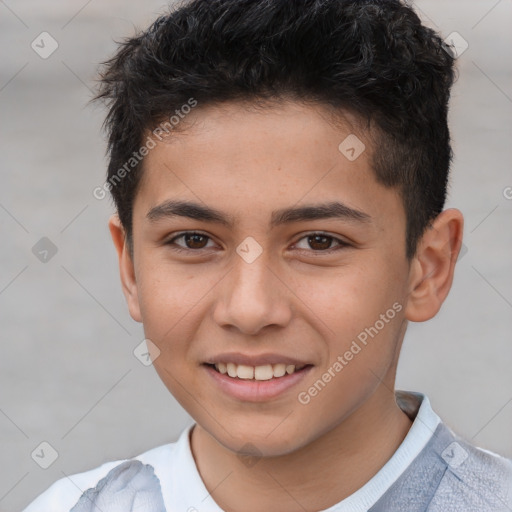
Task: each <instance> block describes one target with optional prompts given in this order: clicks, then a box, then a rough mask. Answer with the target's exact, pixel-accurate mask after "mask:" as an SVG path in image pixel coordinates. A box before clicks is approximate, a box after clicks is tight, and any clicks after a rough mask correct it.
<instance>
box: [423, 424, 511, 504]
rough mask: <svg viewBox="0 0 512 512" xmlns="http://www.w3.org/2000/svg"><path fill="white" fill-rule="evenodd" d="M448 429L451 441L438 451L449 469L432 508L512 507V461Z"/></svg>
mask: <svg viewBox="0 0 512 512" xmlns="http://www.w3.org/2000/svg"><path fill="white" fill-rule="evenodd" d="M444 428H445V429H446V431H447V436H446V438H445V439H446V440H447V441H449V443H446V442H445V443H444V445H441V446H440V447H439V450H438V453H439V455H440V457H441V459H442V460H443V462H444V463H445V467H446V470H445V472H444V475H443V478H442V479H441V481H440V483H439V486H438V488H437V491H436V493H435V496H434V498H433V499H432V502H431V504H430V507H429V509H428V510H429V511H431V510H432V511H433V512H435V511H437V510H439V511H440V510H452V508H450V507H453V510H457V508H456V507H461V506H463V507H464V508H463V510H464V511H466V512H473V511H475V512H476V511H480V510H487V511H489V512H491V511H493V512H494V511H496V512H498V511H500V512H501V511H509V510H511V509H512V460H510V459H507V458H505V457H502V456H501V455H498V454H496V453H493V452H491V451H488V450H484V449H482V448H478V447H476V446H474V445H473V444H471V443H470V442H468V441H466V440H464V439H462V438H461V437H459V436H457V435H456V434H454V433H453V432H452V431H451V430H450V429H449V428H448V427H446V426H444ZM461 510H462V509H461Z"/></svg>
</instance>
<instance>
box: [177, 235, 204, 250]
mask: <svg viewBox="0 0 512 512" xmlns="http://www.w3.org/2000/svg"><path fill="white" fill-rule="evenodd" d="M183 237H184V240H185V244H186V245H187V247H188V248H189V249H203V248H204V247H205V246H206V244H207V242H208V237H207V236H205V235H200V234H199V233H192V234H185V235H183Z"/></svg>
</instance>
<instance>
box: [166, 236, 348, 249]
mask: <svg viewBox="0 0 512 512" xmlns="http://www.w3.org/2000/svg"><path fill="white" fill-rule="evenodd" d="M186 235H200V236H203V237H205V238H207V239H208V240H211V237H209V236H208V235H205V234H204V233H200V232H198V231H184V232H183V233H180V234H179V235H176V236H175V237H173V238H171V239H170V240H169V241H167V242H166V243H165V244H166V245H169V246H171V247H172V250H173V251H176V252H186V253H190V252H200V251H203V250H208V248H206V247H202V248H200V249H190V248H188V247H186V248H185V247H180V246H179V245H177V244H176V243H175V240H178V239H180V238H183V237H184V236H186ZM313 236H323V237H325V238H328V239H330V240H332V241H334V242H337V243H338V246H337V247H330V248H329V249H325V250H321V249H320V250H314V249H309V250H308V249H299V250H301V251H306V252H312V253H317V254H318V253H324V254H325V253H328V254H330V253H331V252H334V251H339V250H340V249H344V248H346V247H349V246H350V244H349V243H347V242H345V241H344V240H341V239H340V238H337V237H335V236H332V235H328V234H327V233H322V232H318V231H314V232H312V233H308V234H306V235H304V236H302V237H301V238H299V240H297V242H295V243H294V245H295V244H297V243H299V242H300V241H301V240H303V239H305V238H306V239H307V238H310V237H313Z"/></svg>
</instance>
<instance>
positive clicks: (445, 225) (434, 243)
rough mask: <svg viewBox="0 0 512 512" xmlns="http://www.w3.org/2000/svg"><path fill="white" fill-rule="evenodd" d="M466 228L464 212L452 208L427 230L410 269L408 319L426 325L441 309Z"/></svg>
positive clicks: (439, 216) (436, 219)
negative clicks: (425, 322)
mask: <svg viewBox="0 0 512 512" xmlns="http://www.w3.org/2000/svg"><path fill="white" fill-rule="evenodd" d="M463 228H464V217H463V216H462V213H461V212H460V211H459V210H456V209H455V208H450V209H448V210H444V211H443V212H441V213H440V214H439V215H438V216H437V217H436V218H435V220H434V222H433V223H432V225H431V226H430V227H428V228H427V229H426V231H425V233H424V235H423V236H422V238H421V240H420V242H419V243H418V249H417V252H416V254H415V256H414V257H413V260H412V262H411V266H410V272H409V295H408V299H407V305H406V307H405V317H406V318H407V319H408V320H411V321H412V322H424V321H425V320H429V319H430V318H432V317H434V316H435V315H436V314H437V312H438V311H439V309H440V308H441V305H442V303H443V302H444V300H445V298H446V296H447V295H448V292H449V291H450V288H451V286H452V282H453V274H454V271H455V263H456V262H457V257H458V255H459V251H460V248H461V245H462V232H463Z"/></svg>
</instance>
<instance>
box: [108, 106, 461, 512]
mask: <svg viewBox="0 0 512 512" xmlns="http://www.w3.org/2000/svg"><path fill="white" fill-rule="evenodd" d="M328 119H329V118H328V116H327V115H326V111H325V110H323V107H321V106H312V105H303V104H299V103H296V102H292V101H287V102H283V103H281V104H279V105H276V106H274V107H273V108H267V109H265V110H264V111H262V110H259V111H256V110H254V109H250V108H247V105H244V104H241V103H228V104H224V105H222V106H212V107H210V106H209V107H206V108H200V106H199V107H197V108H196V109H194V110H193V111H192V112H191V113H190V114H189V115H188V116H187V118H186V120H185V121H184V122H186V123H187V125H186V129H185V130H183V131H181V130H180V132H176V133H174V134H172V138H170V139H169V140H167V141H163V142H160V143H158V144H157V146H156V147H155V148H154V149H152V150H151V151H150V152H149V154H148V155H147V156H146V157H145V160H144V174H143V179H142V181H141V184H140V188H139V190H138V192H137V195H136V199H135V202H134V209H133V256H131V255H130V251H129V250H128V248H127V244H126V238H125V232H124V230H123V227H122V226H121V224H120V222H119V219H118V218H117V216H116V215H114V216H112V217H111V219H110V222H109V227H110V231H111V234H112V239H113V241H114V245H115V247H116V249H117V252H118V256H119V266H120V274H121V281H122V285H123V291H124V294H125V297H126V300H127V303H128V307H129V310H130V314H131V316H132V318H133V319H134V320H136V321H137V322H143V325H144V331H145V335H146V338H149V339H150V340H152V342H153V343H154V344H155V345H156V346H157V347H158V348H159V350H160V355H159V356H158V357H157V358H156V359H155V360H154V363H153V364H154V366H155V369H156V371H157V372H158V374H159V376H160V377H161V379H162V381H163V382H164V384H165V385H166V386H167V388H168V389H169V390H170V391H171V393H172V394H173V395H174V396H175V397H176V399H177V400H178V401H179V402H180V403H181V405H182V406H183V407H184V408H185V409H186V410H187V411H188V413H189V414H190V415H191V416H192V417H193V418H194V420H195V421H196V422H197V425H196V426H195V428H194V429H193V431H192V436H191V446H192V451H193V455H194V458H195V461H196V464H197V467H198V470H199V472H200V475H201V477H202V479H203V481H204V483H205V485H206V487H207V489H208V491H209V492H210V493H211V494H212V497H213V499H214V500H215V501H216V502H217V503H218V504H219V506H220V507H221V508H222V509H223V510H226V511H228V512H235V511H237V512H238V511H240V510H244V512H262V511H268V510H275V509H276V504H279V510H280V511H281V512H292V511H293V512H295V511H297V510H308V511H309V510H311V511H313V510H319V509H324V508H328V507H329V506H332V505H333V504H335V503H337V502H339V501H340V500H342V499H343V498H345V497H347V496H349V495H350V494H352V493H353V492H354V491H356V490H357V489H359V488H360V487H362V486H363V485H364V484H365V483H366V482H367V481H368V480H369V479H370V478H371V477H372V476H374V475H375V474H376V473H377V472H378V471H379V469H380V468H382V466H383V465H384V464H385V463H386V462H387V461H388V460H389V458H390V457H391V456H392V454H393V453H394V452H395V451H396V449H397V448H398V446H399V445H400V443H401V442H402V441H403V439H404V437H405V435H406V434H407V432H408V430H409V428H410V426H411V420H410V419H409V418H408V417H407V416H406V415H405V414H404V413H403V412H402V411H401V410H400V408H399V407H398V406H397V404H396V401H395V397H394V393H393V389H394V381H395V373H396V366H397V361H398V354H399V350H400V346H401V343H402V340H403V336H404V333H405V329H406V326H407V322H408V321H415V322H421V321H425V320H428V319H430V318H432V317H433V316H434V315H435V314H436V313H437V311H438V310H439V308H440V307H441V304H442V303H443V301H444V299H445V297H446V295H447V294H448V291H449V289H450V287H451V284H452V279H453V273H454V267H455V262H456V259H457V255H458V252H459V249H460V245H461V239H462V230H463V217H462V214H461V213H460V212H459V211H458V210H455V209H448V210H445V211H443V212H442V213H441V214H440V215H439V216H438V217H437V218H436V219H435V221H434V222H433V224H432V227H430V228H429V229H427V231H426V232H425V234H424V236H423V238H422V239H421V241H420V243H419V246H418V250H417V253H416V255H415V257H414V258H413V259H412V260H411V261H408V260H407V258H406V256H405V247H406V244H405V221H406V218H405V212H404V209H403V205H402V201H401V199H400V196H399V194H398V192H397V190H395V189H391V188H386V187H384V186H382V185H380V184H379V183H377V181H376V179H375V177H374V175H373V173H372V171H371V168H370V162H371V151H372V147H371V140H370V139H368V138H367V137H366V136H365V134H364V133H362V132H358V133H357V136H358V137H359V138H360V139H361V140H362V141H363V142H364V143H365V145H366V150H365V151H364V152H363V153H362V154H361V155H360V156H359V157H358V158H357V159H356V160H355V161H349V160H348V159H347V158H346V157H345V156H344V155H343V154H342V153H341V152H340V151H339V150H338V146H339V145H340V143H341V142H342V141H343V140H344V139H345V138H346V137H347V136H348V135H349V134H351V133H354V129H353V128H351V125H350V124H349V123H348V121H347V123H345V124H344V125H343V126H341V127H340V126H339V125H337V126H335V125H333V124H332V123H330V122H329V120H328ZM347 119H349V118H348V117H347ZM352 126H353V124H352ZM169 199H180V200H187V201H193V202H196V203H199V204H201V205H203V206H204V205H207V206H208V207H212V208H215V209H217V210H219V211H221V212H223V213H224V214H225V215H229V216H231V217H232V220H233V225H232V226H231V227H227V226H224V225H220V224H217V223H212V222H206V221H201V220H195V219H189V218H186V217H181V216H180V217H167V218H160V219H159V220H157V221H153V222H152V221H150V220H149V219H148V218H147V213H148V212H149V211H150V210H151V209H152V208H153V207H155V206H156V205H159V204H161V203H162V202H164V201H166V200H169ZM330 201H340V202H343V203H344V204H345V205H348V206H350V207H351V208H354V209H357V210H360V211H362V212H365V213H366V214H367V215H369V216H370V217H371V221H370V222H358V221H354V220H348V219H344V218H328V219H314V220H306V221H298V222H293V223H290V224H284V225H279V226H275V227H271V225H270V219H271V212H272V211H274V210H277V209H281V208H288V207H297V206H304V205H305V204H308V205H312V204H320V203H326V202H330ZM184 231H200V232H201V233H202V234H203V235H206V237H209V238H200V237H199V240H194V239H192V240H189V241H188V245H187V241H186V239H185V238H183V237H182V238H180V239H177V240H175V244H177V245H178V246H180V247H181V248H183V249H185V251H184V252H176V251H175V250H174V249H173V246H172V245H169V243H166V242H169V241H170V240H171V238H173V237H176V236H178V235H179V234H181V233H182V232H184ZM317 232H321V233H324V234H325V235H327V236H330V237H333V238H332V239H327V242H325V240H321V243H318V242H316V243H315V240H314V239H313V240H312V239H311V238H308V235H311V234H312V233H317ZM248 236H250V237H253V238H254V239H255V240H256V241H257V242H258V243H259V245H260V246H261V248H262V253H261V255H260V256H259V257H258V258H257V259H255V260H254V261H253V262H252V263H248V262H247V261H245V260H244V259H243V258H242V257H240V256H239V255H238V254H237V252H236V248H237V247H238V246H239V245H240V244H241V242H242V241H243V240H244V239H245V238H246V237H248ZM336 239H340V240H342V241H344V242H346V243H347V244H348V245H346V246H345V245H343V246H342V245H339V244H338V242H337V241H336ZM187 248H188V250H187ZM336 249H337V250H336ZM194 251H195V252H194ZM394 303H399V304H400V305H401V306H402V308H401V311H399V312H398V313H397V314H396V316H395V317H394V318H393V319H392V320H390V321H389V322H388V323H386V324H385V327H384V328H382V329H381V330H380V331H379V333H378V335H376V336H375V337H374V338H373V339H371V341H370V342H369V343H368V345H367V346H365V347H364V348H363V349H362V350H361V351H360V352H359V353H358V354H357V356H355V357H354V358H353V359H352V360H351V361H350V362H349V363H348V364H347V365H346V366H345V367H344V368H343V370H342V371H341V372H339V373H338V374H337V375H336V377H335V378H333V379H332V380H331V382H329V383H328V385H326V386H325V388H323V389H322V391H321V392H319V393H318V394H317V395H316V396H315V397H313V398H312V399H311V400H310V402H309V403H308V404H306V405H304V404H302V403H300V402H299V401H298V399H297V395H298V393H299V392H301V391H307V389H308V388H309V387H310V386H311V385H312V384H313V383H314V382H315V381H317V380H318V379H319V378H321V376H322V374H323V373H324V372H325V371H326V370H327V369H328V368H329V367H331V366H332V364H333V362H334V361H336V358H337V356H338V355H343V354H344V353H345V352H346V351H347V350H348V349H349V347H350V345H351V343H352V341H353V340H354V339H356V337H357V335H358V334H359V333H361V332H362V331H363V330H364V329H365V328H366V327H369V326H373V325H374V324H375V322H376V321H377V320H378V319H379V318H380V315H381V314H383V313H385V312H386V311H387V310H388V309H390V308H391V307H392V305H393V304H394ZM229 351H237V352H241V353H245V354H251V355H257V354H262V353H266V352H277V353H278V354H285V355H289V356H291V357H296V358H300V359H301V360H304V361H307V362H309V363H310V364H312V365H313V367H312V369H311V370H310V372H309V374H307V375H306V376H305V378H304V379H303V381H302V382H300V383H299V384H298V385H297V386H295V387H293V388H292V389H291V390H288V391H286V392H285V393H283V394H282V395H280V396H278V397H276V398H273V399H271V400H268V401H266V402H262V403H254V402H248V401H242V400H238V399H234V398H232V397H230V396H228V395H226V394H224V393H222V392H221V391H219V389H218V388H217V387H216V386H215V385H214V384H212V379H211V377H210V375H209V374H208V373H207V371H206V369H205V367H204V366H203V365H202V363H204V362H205V360H206V358H207V357H211V356H214V355H215V354H219V353H221V352H229ZM240 454H243V455H244V457H240ZM251 454H252V455H253V456H252V458H251Z"/></svg>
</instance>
